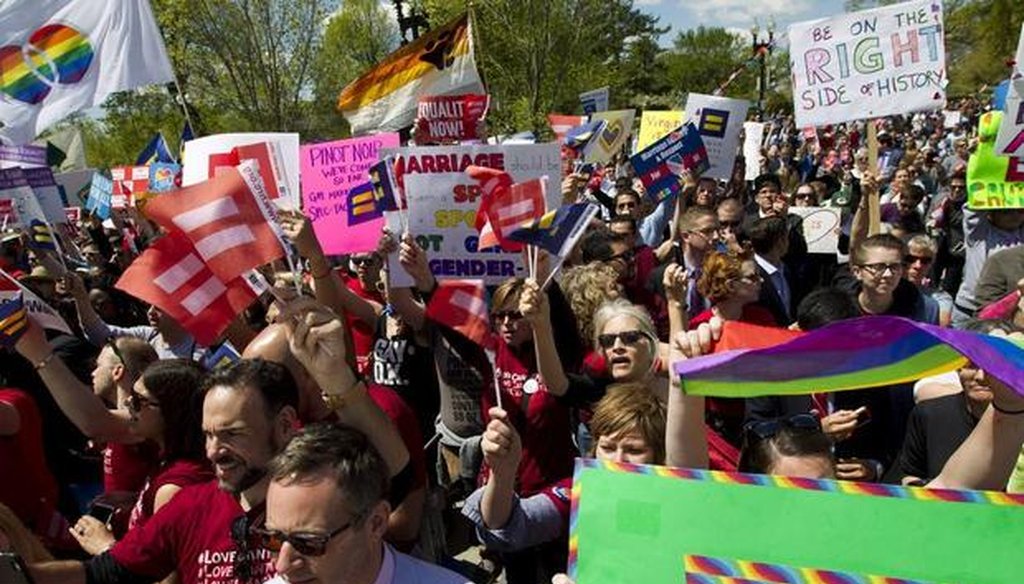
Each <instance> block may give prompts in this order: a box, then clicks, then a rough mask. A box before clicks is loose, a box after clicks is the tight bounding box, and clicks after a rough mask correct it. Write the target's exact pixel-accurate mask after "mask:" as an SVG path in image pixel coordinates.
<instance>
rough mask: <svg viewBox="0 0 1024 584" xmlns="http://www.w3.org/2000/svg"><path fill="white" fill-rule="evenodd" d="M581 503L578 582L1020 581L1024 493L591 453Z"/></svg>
mask: <svg viewBox="0 0 1024 584" xmlns="http://www.w3.org/2000/svg"><path fill="white" fill-rule="evenodd" d="M572 509H573V511H572V519H571V521H570V526H571V533H570V539H569V550H570V552H569V564H570V565H569V572H570V576H573V577H574V578H575V580H576V582H577V583H578V584H595V583H598V582H600V583H602V584H620V583H621V584H625V583H633V582H646V583H670V582H671V583H678V582H694V581H697V582H704V581H706V580H701V579H699V578H698V579H696V580H694V579H687V576H688V574H691V575H693V574H703V573H710V574H713V575H721V576H725V577H730V576H731V577H740V578H744V577H745V578H748V579H745V580H738V581H737V580H726V581H731V582H749V581H752V582H772V583H787V584H788V583H794V582H795V583H799V584H804V583H820V582H850V583H854V582H864V583H866V582H903V583H904V584H911V583H924V582H930V583H938V582H972V583H975V584H977V583H982V582H987V583H988V582H991V583H1009V582H1017V581H1019V578H1020V555H1019V554H1020V552H1019V549H1018V548H1019V544H1018V542H1019V541H1020V538H1021V537H1024V496H1021V495H1009V494H1006V493H989V492H979V491H948V490H946V491H931V490H928V489H923V488H902V487H896V486H891V485H882V484H874V483H856V482H846V481H826V480H814V479H799V478H788V477H774V476H764V475H744V474H739V473H726V472H710V471H702V470H689V469H674V468H667V467H651V466H641V465H631V464H628V463H616V462H601V461H597V460H590V459H586V460H584V459H580V460H577V463H576V475H575V478H574V481H573V488H572ZM823 518H827V519H824V520H823ZM714 526H728V529H718V528H715V527H714ZM908 530H910V531H911V532H913V533H914V534H917V535H920V536H922V537H925V538H926V539H927V543H926V544H924V543H922V541H923V540H922V539H921V537H908ZM968 557H969V558H971V561H970V562H965V561H964V558H968ZM737 561H742V562H747V563H746V564H738V563H737ZM751 563H760V564H762V565H761V566H757V565H753V564H751ZM775 566H778V567H780V568H783V569H781V570H780V569H772V568H773V567H775ZM785 568H789V569H785ZM746 570H749V571H746ZM822 570H831V571H834V572H837V574H825V573H823V572H821V571H822ZM825 576H828V577H825ZM868 576H874V577H875V578H874V579H869V578H868ZM885 577H889V578H902V580H883V578H885Z"/></svg>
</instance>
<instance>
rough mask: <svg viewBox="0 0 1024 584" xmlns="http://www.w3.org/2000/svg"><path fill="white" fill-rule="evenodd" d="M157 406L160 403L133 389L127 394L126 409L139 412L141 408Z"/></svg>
mask: <svg viewBox="0 0 1024 584" xmlns="http://www.w3.org/2000/svg"><path fill="white" fill-rule="evenodd" d="M159 407H160V404H158V403H157V402H155V401H153V400H152V399H150V398H148V397H146V396H143V395H139V394H138V393H136V392H135V390H132V392H131V393H129V394H128V410H129V411H132V412H141V411H142V408H159Z"/></svg>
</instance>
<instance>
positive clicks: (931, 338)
mask: <svg viewBox="0 0 1024 584" xmlns="http://www.w3.org/2000/svg"><path fill="white" fill-rule="evenodd" d="M777 330H778V329H773V328H766V327H760V326H756V325H751V324H746V323H741V322H727V323H726V324H725V330H724V331H723V338H724V337H726V336H730V337H732V338H737V337H738V338H752V339H756V338H763V337H765V336H768V335H771V334H772V333H774V332H776V331H777ZM969 361H970V362H972V363H974V364H975V365H976V366H978V367H979V368H981V369H982V370H984V371H985V373H986V374H988V375H991V376H993V377H995V378H996V379H998V380H999V381H1002V382H1003V383H1004V384H1006V386H1007V387H1009V388H1011V389H1013V390H1014V391H1016V392H1017V393H1019V394H1021V395H1024V374H1022V372H1024V345H1022V344H1020V343H1018V342H1015V341H1011V340H1008V339H1006V338H1002V337H995V336H991V335H983V334H979V333H973V332H968V331H960V330H954V329H948V328H942V327H938V326H934V325H928V324H922V323H919V322H915V321H912V320H909V319H905V318H899V317H895V316H866V317H861V318H855V319H851V320H843V321H839V322H835V323H832V324H830V325H828V326H825V327H822V328H820V329H817V330H814V331H811V332H808V333H805V334H802V335H799V336H797V337H796V338H793V339H791V340H788V341H786V342H783V343H781V344H778V345H774V346H768V347H761V348H753V349H733V350H727V351H723V352H718V353H715V354H712V355H707V356H704V357H698V358H696V359H687V360H685V361H681V362H679V363H676V364H675V371H676V373H678V374H679V376H680V378H681V379H682V387H683V391H685V392H686V393H690V394H694V395H707V396H721V397H757V396H762V395H801V394H810V393H815V392H819V391H843V390H848V389H861V388H868V387H879V386H884V385H892V384H896V383H906V382H910V381H916V380H918V379H921V378H922V377H927V376H930V375H937V374H939V373H945V372H947V371H952V370H954V369H958V368H960V367H962V366H963V365H964V364H966V363H967V362H969Z"/></svg>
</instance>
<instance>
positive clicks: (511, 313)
mask: <svg viewBox="0 0 1024 584" xmlns="http://www.w3.org/2000/svg"><path fill="white" fill-rule="evenodd" d="M491 318H492V319H493V320H494V322H504V321H505V319H509V320H519V319H521V318H523V313H522V312H519V311H518V310H496V311H494V312H492V313H491Z"/></svg>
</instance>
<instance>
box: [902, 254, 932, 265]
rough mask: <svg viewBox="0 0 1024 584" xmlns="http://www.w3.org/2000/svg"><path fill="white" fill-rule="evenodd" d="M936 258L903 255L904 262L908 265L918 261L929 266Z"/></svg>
mask: <svg viewBox="0 0 1024 584" xmlns="http://www.w3.org/2000/svg"><path fill="white" fill-rule="evenodd" d="M934 260H935V258H933V257H932V256H919V255H913V254H909V255H905V256H903V263H904V264H907V265H908V266H912V265H914V264H915V263H917V262H920V263H921V264H922V265H925V266H927V265H929V264H931V263H932V261H934Z"/></svg>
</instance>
